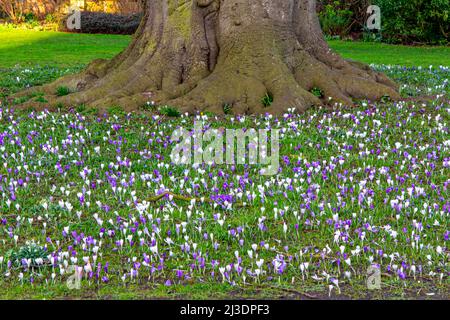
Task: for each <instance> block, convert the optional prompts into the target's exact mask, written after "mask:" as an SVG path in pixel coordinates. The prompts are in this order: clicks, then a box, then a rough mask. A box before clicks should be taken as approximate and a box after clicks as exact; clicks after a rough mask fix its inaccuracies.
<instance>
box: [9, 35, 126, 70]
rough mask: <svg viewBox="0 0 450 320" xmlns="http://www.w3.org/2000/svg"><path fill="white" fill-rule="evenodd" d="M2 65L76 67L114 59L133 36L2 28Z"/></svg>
mask: <svg viewBox="0 0 450 320" xmlns="http://www.w3.org/2000/svg"><path fill="white" fill-rule="evenodd" d="M0 39H1V41H0V68H11V67H14V66H15V65H17V64H20V65H21V66H36V65H41V66H44V65H51V66H52V67H73V66H78V65H80V64H88V63H89V62H91V61H92V60H94V59H98V58H104V59H108V58H112V57H113V56H114V55H116V54H117V53H119V52H120V51H121V50H123V49H124V48H125V47H126V46H127V45H128V44H129V42H130V39H131V37H130V36H121V35H99V34H77V33H62V32H53V31H31V30H20V29H14V30H11V29H2V28H1V26H0Z"/></svg>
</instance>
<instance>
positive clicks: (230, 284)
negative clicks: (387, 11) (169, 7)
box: [0, 31, 450, 299]
mask: <svg viewBox="0 0 450 320" xmlns="http://www.w3.org/2000/svg"><path fill="white" fill-rule="evenodd" d="M4 32H5V31H0V37H1V36H2V33H4ZM9 32H10V31H9ZM15 32H16V31H14V33H15ZM17 32H22V31H17ZM23 32H25V33H21V34H19V35H20V37H18V38H21V39H22V40H21V42H20V41H19V40H20V39H17V41H16V45H17V44H19V43H22V44H21V45H18V46H17V47H14V46H10V47H9V51H8V50H7V51H4V50H0V63H3V64H2V67H3V68H4V69H3V70H0V75H1V77H0V97H1V95H3V96H7V95H8V94H10V93H11V92H15V91H17V90H20V89H22V88H24V87H28V86H31V85H37V84H41V83H45V82H48V81H51V80H52V79H54V78H56V77H59V76H61V75H62V74H67V73H71V72H76V71H77V70H79V69H80V68H82V66H83V65H85V64H86V63H88V61H89V60H90V59H94V58H100V57H110V56H112V55H114V53H115V52H117V51H120V50H121V48H122V47H124V46H126V43H125V42H124V43H122V44H121V45H120V47H121V48H119V46H116V47H115V49H111V48H112V47H110V48H109V49H108V50H109V52H108V53H107V52H105V51H103V52H99V51H97V52H91V51H90V50H87V49H86V47H83V46H81V48H80V51H78V52H69V51H70V50H69V48H68V47H67V45H68V44H64V46H62V45H60V46H59V47H58V44H57V43H53V45H52V46H49V47H46V45H45V44H46V43H47V42H48V41H50V39H53V38H58V37H60V36H61V37H64V38H65V39H66V40H68V39H78V40H77V41H80V43H84V44H87V43H89V45H88V47H89V46H94V43H95V41H94V39H97V40H98V43H97V44H96V45H99V46H101V43H102V42H103V41H105V42H108V41H109V40H108V41H107V40H106V39H108V36H92V35H74V34H55V33H42V34H44V35H45V34H47V36H48V37H47V38H41V39H40V40H39V41H35V38H36V37H37V38H40V37H41V36H42V34H41V32H30V31H23ZM10 36H11V35H10ZM72 37H73V38H72ZM24 39H28V40H24ZM33 39H34V40H33ZM118 39H122V40H124V39H125V40H126V42H128V41H129V39H127V38H126V37H120V36H119V37H118ZM125 40H124V41H125ZM27 41H28V46H29V48H31V49H33V48H34V49H35V50H32V52H33V54H36V56H30V57H28V58H26V57H25V56H23V57H21V56H20V55H19V54H18V52H17V50H19V49H18V48H21V47H23V44H24V42H27ZM2 45H3V46H4V45H5V44H4V43H0V46H2ZM116 45H117V44H116ZM332 45H333V46H336V45H339V46H347V45H348V43H343V42H332ZM370 46H372V47H371V48H374V50H378V54H379V55H380V56H379V57H378V58H377V57H374V60H370V61H367V60H363V61H365V62H370V63H377V65H374V68H376V69H378V70H380V71H383V72H386V73H387V74H388V75H389V76H391V77H392V78H394V79H396V80H397V81H399V82H400V83H401V84H402V94H403V95H404V96H405V97H415V96H417V95H421V96H423V95H427V96H428V95H430V96H434V97H430V98H428V101H424V102H421V103H416V102H414V101H407V102H402V103H396V104H394V103H390V102H387V103H377V104H374V103H369V102H367V101H361V102H360V104H359V105H358V106H356V107H354V108H351V109H341V110H339V111H333V110H326V109H320V108H317V109H314V110H309V111H308V112H307V113H305V114H302V115H296V114H290V115H287V116H286V117H284V118H280V119H273V118H270V117H263V116H261V117H239V118H235V117H232V116H227V117H225V118H218V117H215V116H214V115H203V116H202V119H203V120H204V121H205V125H208V126H211V127H214V128H218V129H220V128H255V129H261V128H267V127H271V128H278V129H285V130H282V131H281V133H280V137H281V141H280V142H281V143H280V146H281V149H280V162H281V167H280V169H281V171H280V172H279V174H278V175H276V176H274V177H265V176H263V175H261V174H260V171H259V169H260V168H261V167H260V166H258V165H253V166H252V165H250V166H243V165H236V166H228V165H216V166H212V167H211V166H208V165H206V164H202V165H200V166H198V167H195V168H193V167H192V166H190V165H186V166H179V165H173V164H172V160H171V157H170V156H171V151H172V150H173V148H174V144H175V143H174V141H172V139H171V135H172V134H173V132H174V130H175V128H177V127H180V126H181V127H184V128H187V129H192V127H193V120H194V119H193V118H192V117H185V116H183V115H180V114H179V113H178V112H177V110H176V109H173V110H172V109H171V108H166V109H163V110H157V109H155V108H153V107H152V106H145V108H144V110H145V113H136V114H125V113H124V112H123V111H122V109H120V108H118V107H111V108H110V109H109V114H106V115H104V116H100V117H99V116H97V115H94V114H92V113H91V112H90V110H89V109H88V108H85V107H84V106H78V107H74V108H73V109H72V110H70V111H69V112H65V113H63V112H61V113H46V112H39V113H37V112H31V111H13V109H11V108H13V107H14V106H13V105H8V104H2V105H1V107H0V157H1V158H2V164H3V165H2V166H0V241H1V246H0V298H15V299H19V298H22V299H23V298H34V299H51V298H69V299H70V298H85V299H96V298H104V299H108V298H117V299H141V298H193V299H205V298H255V297H258V298H311V297H312V296H314V297H319V298H326V297H329V296H331V297H336V298H340V297H348V298H417V297H420V298H433V297H446V295H448V290H449V278H448V272H449V266H448V254H449V248H448V241H449V235H450V230H449V228H448V214H449V208H450V207H449V203H448V199H449V183H450V181H449V180H448V177H449V176H450V171H449V168H450V167H449V158H448V154H449V147H450V145H449V144H448V136H449V132H448V131H449V129H448V125H449V121H450V118H449V114H450V105H449V103H448V102H447V101H445V100H443V99H442V96H444V97H450V88H449V83H448V78H449V73H450V70H449V68H444V67H441V68H428V67H420V68H419V67H403V66H398V67H392V66H386V65H381V64H379V63H381V62H382V61H385V63H387V64H400V63H402V62H403V61H406V59H405V58H404V57H401V55H400V54H399V52H400V51H401V50H400V49H399V50H398V51H397V55H391V56H390V57H389V52H390V48H391V47H390V46H388V47H383V45H378V44H370ZM62 47H64V48H62ZM76 47H77V46H73V47H71V50H73V49H74V48H76ZM94 47H95V46H94ZM49 48H51V49H49ZM352 48H353V49H352V50H356V51H355V52H354V53H348V54H349V55H350V57H351V58H354V59H359V58H358V53H357V52H360V51H358V50H362V49H363V48H365V49H364V50H366V49H367V48H368V47H367V44H359V43H356V44H352ZM358 48H359V49H358ZM95 49H96V48H93V47H92V50H95ZM97 49H98V48H97ZM347 49H349V48H347ZM417 49H419V50H426V48H404V50H405V51H404V52H413V53H417V52H419V51H416V50H417ZM58 50H67V54H70V55H77V56H78V57H76V58H73V57H71V58H70V59H68V58H64V57H66V56H65V54H63V53H62V51H58ZM341 50H343V51H345V50H344V48H341ZM364 50H362V51H361V52H363V51H364ZM402 50H403V49H402ZM442 50H443V51H444V52H446V51H445V50H446V49H442ZM19 51H20V50H19ZM88 51H89V52H88ZM113 51H114V52H113ZM437 51H438V50H437ZM437 51H436V52H434V50H433V52H434V53H433V56H432V57H433V59H435V60H433V62H430V61H431V60H429V61H427V64H428V63H430V64H434V65H437V64H440V63H438V62H436V61H439V59H440V58H439V57H440V56H441V53H439V52H437ZM55 52H59V53H61V55H58V54H56V53H55ZM361 52H360V53H361ZM44 53H47V54H44ZM15 54H17V55H18V57H17V60H16V57H15V56H14V55H15ZM85 54H86V55H87V56H89V57H88V58H87V57H86V56H84V55H85ZM344 54H345V53H344ZM56 57H63V58H62V59H61V58H58V61H56V60H54V61H52V60H51V59H57V58H56ZM387 57H389V58H387ZM74 59H75V60H76V61H78V62H74ZM361 59H362V58H361ZM361 59H360V60H361ZM364 59H368V58H367V57H364ZM386 59H389V61H387V60H386ZM414 59H416V58H414V57H413V58H410V60H409V61H411V63H412V62H417V61H416V60H414ZM430 59H431V58H430ZM5 61H7V62H5ZM5 63H6V64H5ZM16 63H20V64H21V65H22V64H25V66H17V67H12V66H13V65H15V64H16ZM447 64H448V63H447ZM319 90H320V89H317V90H316V91H317V93H319ZM58 91H60V94H61V95H64V94H66V93H67V92H66V91H67V90H66V89H65V88H60V89H59V90H58ZM33 98H34V99H35V100H39V99H41V98H42V97H40V96H39V95H37V96H35V97H33ZM225 107H226V106H224V108H225ZM158 112H159V114H157V113H158ZM171 115H173V116H174V117H169V116H171ZM175 116H176V117H175ZM163 118H164V119H163ZM205 129H206V128H205ZM204 150H207V148H206V146H205V148H204ZM166 189H167V190H170V191H171V192H173V193H174V194H175V195H178V196H176V197H174V198H171V196H170V195H166V196H164V197H161V198H158V200H155V199H156V198H157V197H155V195H156V194H158V193H160V192H162V190H166ZM202 199H206V201H202ZM44 252H45V253H44ZM52 259H56V260H52ZM261 259H263V260H261ZM74 264H77V265H78V266H82V267H83V268H84V273H83V274H84V276H83V279H82V281H81V289H80V290H69V289H68V288H67V286H66V280H67V279H68V278H69V277H70V276H71V275H72V274H71V273H70V272H69V271H68V267H69V266H70V265H74ZM99 264H100V265H99ZM373 264H376V265H379V267H380V268H381V271H382V277H381V279H382V283H381V288H382V290H379V291H368V289H367V286H366V278H367V273H366V270H367V268H368V267H369V266H370V265H373ZM239 268H242V269H239ZM330 290H331V292H330ZM430 294H434V295H430Z"/></svg>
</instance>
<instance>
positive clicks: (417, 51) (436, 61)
mask: <svg viewBox="0 0 450 320" xmlns="http://www.w3.org/2000/svg"><path fill="white" fill-rule="evenodd" d="M329 44H330V47H331V48H332V49H334V50H335V51H336V52H338V53H339V54H341V55H342V56H343V57H344V58H347V59H353V60H357V61H361V62H364V63H367V64H372V63H374V64H383V65H401V66H405V67H413V66H414V67H418V66H422V67H428V66H430V65H433V66H441V65H442V66H449V65H450V47H443V46H433V47H429V46H416V47H411V46H401V45H390V44H383V43H372V42H352V41H340V40H332V41H329Z"/></svg>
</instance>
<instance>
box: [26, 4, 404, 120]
mask: <svg viewBox="0 0 450 320" xmlns="http://www.w3.org/2000/svg"><path fill="white" fill-rule="evenodd" d="M315 9H316V1H315V0H146V1H145V5H144V18H143V20H142V23H141V25H140V27H139V29H138V31H137V32H136V34H135V35H134V38H133V41H132V43H131V44H130V46H129V47H128V48H127V49H126V50H124V51H123V52H122V53H121V54H119V55H118V56H116V57H115V58H114V59H112V60H110V61H106V60H96V61H94V62H93V63H91V64H90V65H89V66H88V68H87V69H86V70H85V71H84V72H82V73H81V74H78V75H72V76H68V77H64V78H62V79H60V80H58V81H56V82H54V83H52V84H50V85H47V86H44V87H42V88H37V89H33V90H34V91H44V92H45V93H47V94H49V95H50V96H49V99H48V100H49V101H50V103H51V105H61V104H63V105H78V104H85V105H87V106H90V107H95V108H97V109H99V110H104V109H105V108H108V107H111V106H120V107H122V108H123V109H125V110H126V111H131V110H136V109H139V107H141V106H143V105H145V104H146V102H148V101H154V102H155V103H156V104H157V105H170V106H173V107H176V108H178V109H179V110H180V111H182V112H190V113H192V112H197V111H210V112H214V113H217V114H222V113H224V109H225V108H224V106H227V107H226V109H227V110H230V111H231V112H232V113H234V114H242V113H250V114H254V113H266V112H267V113H272V114H281V113H283V112H285V111H286V110H288V109H289V108H296V110H297V111H304V110H306V109H307V108H309V107H311V106H313V105H320V104H324V103H325V102H326V103H336V102H337V103H343V104H346V105H351V104H352V103H353V102H352V98H355V99H363V98H367V99H371V100H376V99H380V98H382V97H383V96H390V97H391V98H397V97H398V93H397V86H396V84H395V83H393V82H392V81H391V80H389V79H388V78H387V77H385V76H384V75H382V74H379V73H376V72H373V71H372V70H371V69H370V68H369V67H368V66H365V65H362V64H360V63H356V62H349V61H346V60H343V59H342V58H341V57H339V56H338V55H336V54H335V53H333V52H332V51H331V50H330V48H329V47H328V44H327V43H326V41H325V39H324V36H323V33H322V30H321V28H320V24H319V20H318V17H317V14H316V10H315ZM59 86H68V87H69V88H70V89H71V90H72V91H73V93H72V94H70V95H68V96H65V97H59V98H58V97H55V96H51V95H54V94H55V91H56V88H57V87H59ZM313 88H317V89H320V91H321V92H322V93H323V98H322V101H321V100H320V99H319V98H318V97H317V96H316V95H313V94H312V93H311V90H312V89H313ZM266 95H268V96H270V97H273V103H272V104H271V105H268V103H266V104H264V103H263V102H262V100H263V97H265V96H266ZM46 107H48V104H47V105H46Z"/></svg>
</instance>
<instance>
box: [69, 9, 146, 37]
mask: <svg viewBox="0 0 450 320" xmlns="http://www.w3.org/2000/svg"><path fill="white" fill-rule="evenodd" d="M141 19H142V14H141V13H136V14H130V15H120V14H112V13H103V12H89V11H83V12H81V30H68V29H67V26H66V21H67V17H66V18H65V19H63V21H62V25H61V28H62V30H63V31H70V32H81V33H105V34H134V33H135V31H136V30H137V28H138V27H139V24H140V22H141Z"/></svg>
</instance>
